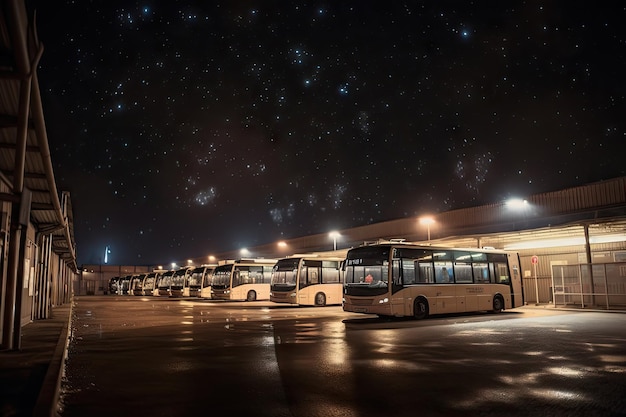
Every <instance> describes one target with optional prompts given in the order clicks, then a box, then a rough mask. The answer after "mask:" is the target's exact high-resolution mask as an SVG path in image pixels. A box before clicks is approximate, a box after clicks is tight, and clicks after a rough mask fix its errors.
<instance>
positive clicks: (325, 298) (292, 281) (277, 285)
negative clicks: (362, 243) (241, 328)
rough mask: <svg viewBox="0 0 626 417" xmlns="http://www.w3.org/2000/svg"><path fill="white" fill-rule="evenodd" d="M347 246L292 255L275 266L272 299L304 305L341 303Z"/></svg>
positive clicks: (278, 301)
mask: <svg viewBox="0 0 626 417" xmlns="http://www.w3.org/2000/svg"><path fill="white" fill-rule="evenodd" d="M346 252H347V249H346V250H342V251H333V252H327V253H311V254H302V255H299V254H297V255H292V256H289V257H287V258H283V259H279V260H278V262H276V265H275V266H274V269H273V270H272V279H271V282H270V301H273V302H275V303H288V304H294V305H305V306H318V307H321V306H326V305H341V302H342V295H343V271H342V268H343V261H344V260H345V258H346Z"/></svg>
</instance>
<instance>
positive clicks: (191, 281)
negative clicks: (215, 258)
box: [183, 265, 215, 297]
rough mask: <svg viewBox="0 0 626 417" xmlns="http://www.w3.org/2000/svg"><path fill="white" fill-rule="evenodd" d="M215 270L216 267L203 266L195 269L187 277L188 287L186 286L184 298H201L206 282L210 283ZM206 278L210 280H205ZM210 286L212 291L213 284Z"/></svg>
mask: <svg viewBox="0 0 626 417" xmlns="http://www.w3.org/2000/svg"><path fill="white" fill-rule="evenodd" d="M214 268H215V266H214V265H202V266H198V267H196V268H193V269H192V270H191V272H190V273H189V276H188V277H187V285H186V286H185V289H184V292H183V297H200V295H201V292H202V287H203V283H204V282H205V281H207V282H210V277H211V275H212V273H213V269H214ZM205 277H208V279H205ZM208 286H209V290H210V286H211V284H208Z"/></svg>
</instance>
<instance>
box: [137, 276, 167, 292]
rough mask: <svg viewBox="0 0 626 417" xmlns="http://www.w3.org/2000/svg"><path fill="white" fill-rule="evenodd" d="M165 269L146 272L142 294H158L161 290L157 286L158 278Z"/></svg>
mask: <svg viewBox="0 0 626 417" xmlns="http://www.w3.org/2000/svg"><path fill="white" fill-rule="evenodd" d="M163 272H164V271H152V272H149V273H148V274H146V277H145V278H144V280H143V285H142V288H141V289H142V291H143V293H142V295H150V296H152V295H157V294H156V292H157V291H158V290H159V288H158V286H157V280H158V278H159V276H160V274H162V273H163Z"/></svg>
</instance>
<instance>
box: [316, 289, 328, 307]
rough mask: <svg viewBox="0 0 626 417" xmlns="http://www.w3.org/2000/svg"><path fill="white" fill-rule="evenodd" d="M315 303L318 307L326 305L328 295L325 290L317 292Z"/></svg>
mask: <svg viewBox="0 0 626 417" xmlns="http://www.w3.org/2000/svg"><path fill="white" fill-rule="evenodd" d="M315 305H316V306H318V307H322V306H325V305H326V295H325V294H324V293H323V292H318V293H317V294H315Z"/></svg>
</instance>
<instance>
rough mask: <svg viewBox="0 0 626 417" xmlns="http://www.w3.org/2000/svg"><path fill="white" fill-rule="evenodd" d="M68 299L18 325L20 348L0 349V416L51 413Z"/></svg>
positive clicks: (67, 325)
mask: <svg viewBox="0 0 626 417" xmlns="http://www.w3.org/2000/svg"><path fill="white" fill-rule="evenodd" d="M71 314H72V302H71V301H70V302H69V303H67V304H64V305H62V306H58V307H54V308H53V309H52V314H51V318H49V319H45V320H37V321H34V322H32V323H29V324H27V325H25V326H24V327H22V340H21V349H20V350H19V351H9V350H4V351H0V386H2V389H1V390H0V417H13V416H20V417H22V416H36V417H43V416H55V415H56V406H57V400H58V394H59V387H60V383H61V377H62V375H63V366H64V360H65V354H66V346H67V342H68V337H69V332H70V325H71Z"/></svg>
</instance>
